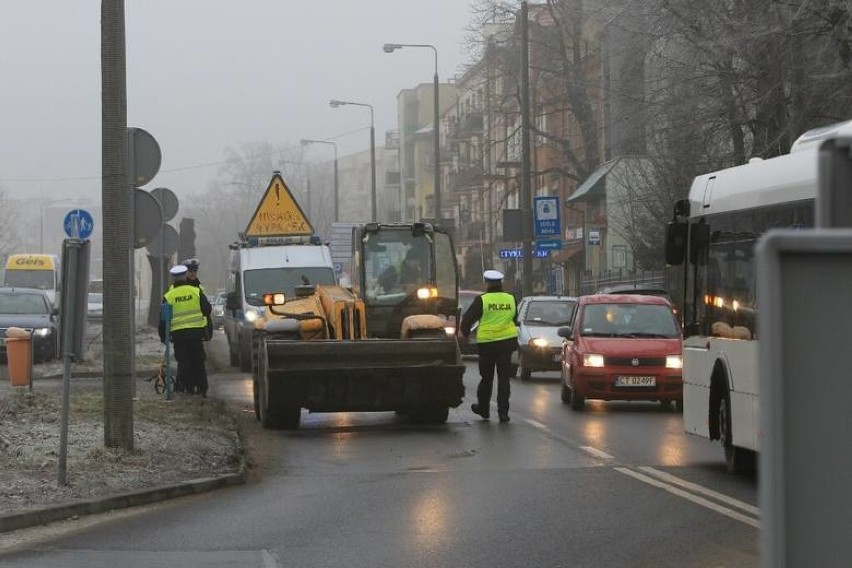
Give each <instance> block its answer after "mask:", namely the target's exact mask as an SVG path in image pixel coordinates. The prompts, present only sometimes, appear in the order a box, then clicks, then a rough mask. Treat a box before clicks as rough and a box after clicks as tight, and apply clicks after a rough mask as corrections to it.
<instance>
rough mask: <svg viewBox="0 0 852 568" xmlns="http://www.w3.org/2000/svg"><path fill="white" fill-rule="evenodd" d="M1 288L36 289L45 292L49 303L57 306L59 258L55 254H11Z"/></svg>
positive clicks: (59, 283)
mask: <svg viewBox="0 0 852 568" xmlns="http://www.w3.org/2000/svg"><path fill="white" fill-rule="evenodd" d="M3 286H5V287H7V288H37V289H39V290H44V291H45V292H47V297H48V298H50V302H51V303H52V304H53V305H54V306H56V307H58V306H59V300H58V298H59V291H60V286H61V282H60V278H59V257H58V256H57V255H55V254H35V253H31V254H13V255H10V256H9V258H8V259H7V260H6V271H5V274H4V276H3Z"/></svg>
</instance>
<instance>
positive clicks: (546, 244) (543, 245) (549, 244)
mask: <svg viewBox="0 0 852 568" xmlns="http://www.w3.org/2000/svg"><path fill="white" fill-rule="evenodd" d="M535 248H536V249H538V250H561V249H562V239H545V240H537V241H536V242H535Z"/></svg>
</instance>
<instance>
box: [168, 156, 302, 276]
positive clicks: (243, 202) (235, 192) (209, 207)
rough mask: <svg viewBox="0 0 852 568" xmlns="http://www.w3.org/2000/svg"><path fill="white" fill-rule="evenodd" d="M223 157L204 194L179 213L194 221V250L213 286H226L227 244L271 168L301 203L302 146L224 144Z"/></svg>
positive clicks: (253, 206)
mask: <svg viewBox="0 0 852 568" xmlns="http://www.w3.org/2000/svg"><path fill="white" fill-rule="evenodd" d="M225 156H226V163H225V164H224V165H223V166H222V167H221V168H220V171H219V179H217V180H216V181H214V182H213V183H211V184H210V185H209V187H208V188H207V190H206V191H205V192H203V193H199V194H193V195H191V196H190V197H189V199H188V200H187V203H186V204H185V205H184V206H182V213H183V216H185V217H192V218H194V219H195V220H196V225H195V230H196V234H197V238H196V249H197V254H198V256H199V258H200V259H201V260H202V262H203V263H204V268H203V275H204V280H205V282H207V283H209V286H212V287H213V290H215V288H217V287H219V286H223V285H224V283H225V278H226V275H227V263H228V245H229V244H231V243H233V242H234V241H236V240H237V235H238V233H240V232H242V231H244V230H245V229H246V227H247V226H248V224H249V221H250V220H251V217H252V215H253V214H254V212H255V210H256V209H257V207H258V205H259V203H260V200H261V199H262V198H263V195H264V192H265V191H266V189H267V187H268V186H269V182H270V180H271V178H272V173H273V171H280V172H281V175H282V177H283V179H284V181H285V182H286V183H287V184H288V186H289V187H290V190H291V191H292V192H293V194H294V198H295V199H296V200H297V201H298V202H299V204H300V205H301V206H302V207H304V203H303V202H302V201H303V199H302V197H303V194H304V189H305V188H304V187H303V186H304V183H303V179H305V178H304V175H303V172H302V171H301V170H302V166H303V160H302V149H301V147H300V146H298V145H283V146H276V145H274V144H272V143H271V142H255V143H250V144H246V145H244V146H243V147H241V148H240V149H238V150H235V149H232V148H227V149H226V150H225ZM182 205H183V204H182ZM213 290H210V292H212V291H213Z"/></svg>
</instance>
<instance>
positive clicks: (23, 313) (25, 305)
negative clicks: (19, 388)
mask: <svg viewBox="0 0 852 568" xmlns="http://www.w3.org/2000/svg"><path fill="white" fill-rule="evenodd" d="M58 314H59V308H57V307H54V306H53V305H52V304H51V302H50V297H49V296H48V294H47V292H45V291H44V290H36V289H34V288H0V357H2V358H3V359H4V360H5V359H6V330H7V329H8V328H10V327H20V328H23V329H25V330H27V331H32V339H33V360H34V361H36V362H40V361H52V360H53V359H55V358H56V353H57V349H58V347H59V319H58Z"/></svg>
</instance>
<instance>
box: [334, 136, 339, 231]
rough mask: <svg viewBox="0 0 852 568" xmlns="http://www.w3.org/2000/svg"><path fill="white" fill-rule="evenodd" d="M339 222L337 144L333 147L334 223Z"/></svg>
mask: <svg viewBox="0 0 852 568" xmlns="http://www.w3.org/2000/svg"><path fill="white" fill-rule="evenodd" d="M339 221H340V185H339V177H338V169H337V144H335V145H334V222H335V223H337V222H339Z"/></svg>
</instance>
